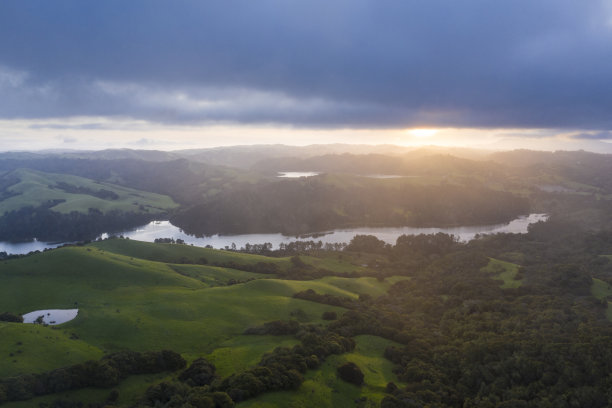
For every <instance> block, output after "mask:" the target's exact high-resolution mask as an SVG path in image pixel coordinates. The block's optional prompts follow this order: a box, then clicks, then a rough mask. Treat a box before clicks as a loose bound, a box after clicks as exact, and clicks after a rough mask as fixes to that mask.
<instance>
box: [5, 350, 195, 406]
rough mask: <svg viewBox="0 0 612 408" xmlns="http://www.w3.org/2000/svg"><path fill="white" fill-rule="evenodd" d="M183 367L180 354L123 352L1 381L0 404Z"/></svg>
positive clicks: (106, 384)
mask: <svg viewBox="0 0 612 408" xmlns="http://www.w3.org/2000/svg"><path fill="white" fill-rule="evenodd" d="M184 366H185V360H184V359H183V358H182V357H181V356H180V354H178V353H175V352H173V351H169V350H162V351H156V352H155V351H148V352H144V353H138V352H135V351H122V352H119V353H115V354H110V355H108V356H105V357H103V358H102V359H101V360H99V361H95V360H90V361H86V362H84V363H80V364H75V365H73V366H69V367H64V368H58V369H56V370H52V371H48V372H45V373H40V374H28V375H22V376H19V377H13V378H8V379H5V380H1V381H0V403H3V402H7V401H20V400H27V399H30V398H33V397H35V396H39V395H46V394H52V393H56V392H62V391H69V390H76V389H79V388H85V387H98V388H109V387H112V386H115V385H117V384H119V382H120V381H121V380H123V379H125V378H126V377H128V376H130V375H135V374H150V373H158V372H162V371H175V370H178V369H181V368H183V367H184Z"/></svg>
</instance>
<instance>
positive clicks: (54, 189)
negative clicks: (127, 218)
mask: <svg viewBox="0 0 612 408" xmlns="http://www.w3.org/2000/svg"><path fill="white" fill-rule="evenodd" d="M3 185H4V189H3V191H0V199H1V198H3V199H1V200H0V214H4V213H5V212H7V211H13V210H17V209H20V208H22V207H25V206H31V207H38V206H41V205H43V204H46V203H49V202H54V203H56V204H55V205H53V206H51V207H50V209H51V210H53V211H56V212H59V213H63V214H67V213H70V212H72V211H77V212H80V213H87V212H88V211H89V209H90V208H92V209H95V210H98V211H100V212H102V213H107V212H109V211H112V210H119V211H123V212H146V213H153V214H155V213H161V212H166V211H168V210H170V209H172V208H176V207H177V204H176V203H175V202H174V201H173V200H172V199H171V198H170V197H168V196H163V195H161V194H155V193H149V192H145V191H139V190H135V189H132V188H127V187H122V186H118V185H115V184H110V183H104V182H97V181H94V180H90V179H86V178H83V177H78V176H71V175H68V174H54V173H43V172H40V171H36V170H30V169H17V170H13V171H10V172H8V173H5V174H4V175H2V177H0V188H1V187H2V186H3Z"/></svg>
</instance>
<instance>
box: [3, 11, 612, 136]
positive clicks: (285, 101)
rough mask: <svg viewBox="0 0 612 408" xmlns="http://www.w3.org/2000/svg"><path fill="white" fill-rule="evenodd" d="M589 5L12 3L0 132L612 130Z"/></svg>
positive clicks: (604, 50)
mask: <svg viewBox="0 0 612 408" xmlns="http://www.w3.org/2000/svg"><path fill="white" fill-rule="evenodd" d="M607 4H609V3H608V2H605V1H591V0H583V1H576V0H539V1H533V0H512V1H503V0H500V1H490V0H479V1H475V0H468V1H456V0H428V1H411V0H350V1H349V0H344V1H342V0H338V1H329V0H309V1H300V2H298V1H291V0H276V1H270V0H267V1H266V0H259V1H246V0H245V1H232V0H224V1H174V2H168V1H163V2H162V1H152V0H149V1H100V2H93V1H82V0H75V1H61V0H58V1H46V0H45V1H42V0H41V1H28V2H24V1H17V0H4V1H2V2H1V3H0V94H2V95H3V97H2V98H1V99H0V116H2V117H4V118H18V117H19V118H40V117H57V116H60V117H61V116H77V115H95V116H123V117H134V118H141V119H146V120H152V121H161V122H176V123H197V122H203V121H230V122H242V123H258V122H273V123H284V124H293V125H298V126H324V127H325V126H355V127H396V126H424V125H434V126H476V127H479V126H480V127H549V128H564V127H565V128H585V129H610V128H612V115H609V112H610V111H612V52H611V49H612V8H611V7H609V6H607Z"/></svg>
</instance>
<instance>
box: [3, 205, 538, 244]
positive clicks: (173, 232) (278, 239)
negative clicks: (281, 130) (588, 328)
mask: <svg viewBox="0 0 612 408" xmlns="http://www.w3.org/2000/svg"><path fill="white" fill-rule="evenodd" d="M546 219H548V216H547V215H546V214H529V215H526V216H521V217H518V218H516V219H514V220H512V221H511V222H509V223H506V224H495V225H478V226H469V227H452V228H435V227H432V228H415V227H376V228H368V227H363V228H350V229H337V230H332V231H327V232H322V233H321V234H316V235H314V236H300V237H296V236H287V235H283V234H241V235H218V234H216V235H211V236H208V237H195V236H193V235H188V234H186V233H184V232H183V231H182V230H181V229H180V228H178V227H175V226H174V225H172V224H171V223H170V222H169V221H153V222H150V223H149V224H147V225H144V226H142V227H139V228H135V229H133V230H129V231H124V232H122V233H118V234H116V235H122V236H123V237H125V238H130V239H135V240H138V241H147V242H153V241H154V240H155V238H173V239H175V240H176V239H182V240H183V241H185V243H186V244H190V245H195V246H202V247H203V246H207V245H210V246H212V247H213V248H225V247H230V248H231V247H232V244H235V245H236V248H238V249H240V248H241V247H244V246H245V245H246V244H247V243H249V244H251V245H253V244H263V243H266V242H269V243H271V244H272V247H273V248H278V247H279V245H280V244H282V243H284V244H287V243H289V242H292V241H296V240H313V241H322V242H323V243H324V244H326V243H341V242H346V243H348V242H349V241H350V240H351V239H352V238H353V237H354V236H355V235H375V236H376V237H378V239H381V240H383V241H385V242H387V243H389V244H395V241H396V240H397V238H398V237H399V236H400V235H404V234H405V235H418V234H436V233H438V232H443V233H446V234H453V235H455V236H456V237H458V238H459V240H461V241H464V242H465V241H469V240H471V239H473V238H474V237H475V236H476V235H479V234H495V233H502V232H504V233H513V234H524V233H526V232H527V228H528V227H529V225H530V224H533V223H536V222H538V221H546ZM107 236H108V235H107V234H102V236H101V238H106V237H107ZM62 244H63V243H56V244H51V243H44V242H39V241H33V242H25V243H17V244H15V243H8V242H0V252H2V251H5V252H7V253H9V254H26V253H28V252H30V251H35V250H43V249H45V248H55V247H57V246H60V245H62Z"/></svg>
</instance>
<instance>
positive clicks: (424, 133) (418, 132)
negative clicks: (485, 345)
mask: <svg viewBox="0 0 612 408" xmlns="http://www.w3.org/2000/svg"><path fill="white" fill-rule="evenodd" d="M408 133H410V134H411V135H412V136H414V137H418V138H422V139H425V138H429V137H432V136H434V135H435V134H436V133H438V129H410V130H408Z"/></svg>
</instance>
